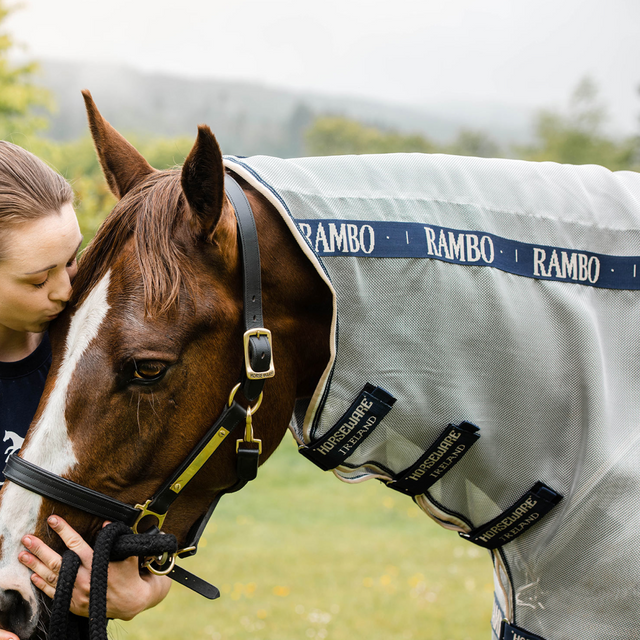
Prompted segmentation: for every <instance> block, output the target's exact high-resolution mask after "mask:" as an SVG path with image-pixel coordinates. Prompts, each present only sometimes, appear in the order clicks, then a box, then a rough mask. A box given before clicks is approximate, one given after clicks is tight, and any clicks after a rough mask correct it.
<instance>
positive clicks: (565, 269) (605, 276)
mask: <svg viewBox="0 0 640 640" xmlns="http://www.w3.org/2000/svg"><path fill="white" fill-rule="evenodd" d="M295 222H296V224H297V225H298V228H299V229H300V232H301V233H302V235H303V236H305V238H306V239H307V240H308V242H309V244H310V245H311V247H312V248H313V250H314V251H315V253H316V254H317V255H318V256H353V257H362V258H431V259H434V260H442V261H444V262H450V263H453V264H461V265H470V266H480V267H493V268H495V269H500V270H501V271H505V272H507V273H513V274H516V275H519V276H524V277H527V278H535V279H538V280H555V281H557V282H567V283H573V284H582V285H588V286H592V287H599V288H602V289H634V290H637V289H640V256H614V255H607V254H602V253H594V252H593V251H588V250H586V249H584V250H583V249H567V248H566V247H552V246H549V245H546V244H532V243H527V242H519V241H517V240H511V239H509V238H503V237H501V236H497V235H495V234H492V233H485V232H483V231H478V230H461V229H450V228H448V227H438V226H436V225H425V224H421V223H418V222H379V221H357V222H350V221H349V222H347V221H345V220H296V221H295Z"/></svg>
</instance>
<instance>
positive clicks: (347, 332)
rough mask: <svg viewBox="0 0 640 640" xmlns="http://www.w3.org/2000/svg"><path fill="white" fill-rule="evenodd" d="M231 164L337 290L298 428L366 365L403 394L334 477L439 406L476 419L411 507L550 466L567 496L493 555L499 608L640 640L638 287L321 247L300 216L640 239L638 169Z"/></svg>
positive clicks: (395, 451) (449, 501) (506, 492)
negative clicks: (472, 431) (325, 360)
mask: <svg viewBox="0 0 640 640" xmlns="http://www.w3.org/2000/svg"><path fill="white" fill-rule="evenodd" d="M226 164H227V166H228V167H229V168H230V169H232V170H233V171H235V172H237V173H238V174H239V175H241V176H242V177H243V178H245V179H247V180H248V181H249V182H250V183H251V184H253V186H255V187H256V188H257V189H259V190H260V191H262V192H263V193H264V194H265V195H266V196H267V197H268V198H269V199H270V200H271V202H272V203H273V204H274V205H275V206H276V208H277V209H278V210H279V211H280V212H281V214H282V215H283V217H284V219H285V221H286V222H287V224H288V225H289V227H290V229H291V231H292V234H293V236H294V237H295V238H296V240H297V241H298V243H299V244H300V246H301V247H302V248H303V250H304V251H305V253H306V254H307V255H308V256H309V259H310V261H311V262H312V263H313V264H314V265H315V267H316V268H317V269H318V272H319V273H320V274H321V275H322V276H323V277H324V278H325V280H326V281H327V282H328V283H330V286H331V287H332V290H333V292H334V296H335V314H336V318H335V319H334V327H333V329H334V333H333V338H332V340H333V344H332V350H333V354H334V358H333V360H332V362H331V363H330V364H329V367H328V368H327V371H326V372H325V375H324V377H323V379H322V380H321V381H320V384H319V386H318V388H317V389H316V392H315V394H314V396H313V398H312V399H311V401H310V402H309V403H308V407H306V409H305V407H304V406H302V407H301V408H302V409H303V410H306V414H305V416H304V420H303V421H301V420H300V419H294V421H293V423H292V430H293V432H294V435H295V437H296V438H297V439H298V440H299V441H300V442H304V443H309V442H312V441H314V440H316V439H317V438H318V437H320V436H321V435H322V434H324V433H326V432H327V430H328V429H330V428H331V427H332V426H333V425H334V424H335V423H336V422H337V420H338V419H339V418H340V417H341V416H342V415H343V413H344V412H345V411H346V409H347V408H348V407H349V405H350V404H351V402H352V401H353V400H354V399H355V398H356V396H357V395H358V394H359V392H360V391H361V389H362V388H363V386H364V384H365V383H367V382H370V383H372V384H374V385H377V386H381V387H383V388H384V389H386V390H387V391H389V392H390V393H391V394H392V395H393V396H395V397H396V398H397V402H396V404H395V405H394V407H393V409H392V411H391V412H390V413H389V415H388V416H387V417H386V418H385V419H384V420H383V421H382V422H381V424H380V426H379V427H378V429H377V430H376V431H375V433H374V434H373V435H371V436H370V437H369V438H367V439H366V440H365V441H363V443H362V445H361V446H359V447H358V448H357V450H356V452H355V453H354V454H353V455H352V456H351V457H350V458H348V459H347V461H346V463H345V465H344V466H342V467H339V468H338V469H337V470H336V472H335V473H336V474H337V475H338V477H340V478H341V479H343V480H346V481H357V480H361V479H365V478H370V477H383V478H384V477H388V473H387V472H386V471H385V470H390V471H391V472H393V473H398V472H400V471H402V470H403V469H405V468H407V467H409V466H411V464H413V463H414V462H415V461H416V459H417V458H418V457H419V455H420V454H421V453H423V452H424V451H425V450H426V449H427V448H428V447H429V446H430V444H431V443H432V442H433V441H434V440H435V439H436V437H437V436H438V435H439V434H440V433H441V432H442V430H443V429H444V428H445V427H446V425H447V424H448V423H451V422H453V423H459V422H461V421H463V420H467V421H470V422H472V423H474V424H476V425H477V426H478V427H480V430H481V438H480V440H479V442H478V443H477V444H476V445H474V447H472V449H471V450H470V452H469V453H468V454H467V455H466V456H465V457H464V458H463V459H462V461H461V462H460V463H459V464H458V465H457V466H455V467H454V468H453V469H452V470H451V471H450V472H449V473H447V474H446V475H445V476H444V477H443V479H442V480H440V481H439V482H437V483H436V484H435V485H434V486H433V487H432V489H431V490H430V491H429V492H428V494H426V495H424V496H420V497H419V498H418V499H417V501H418V504H419V505H420V506H421V507H422V508H423V509H424V510H425V511H426V512H427V513H429V514H430V515H431V516H433V517H436V518H437V519H439V521H440V522H441V523H442V524H444V525H445V526H449V527H451V528H454V529H459V530H468V528H469V527H468V524H471V525H472V526H473V527H478V526H479V525H482V524H484V523H486V522H488V521H489V520H491V519H492V518H494V517H496V516H498V515H499V514H500V513H502V512H503V511H504V510H505V509H507V508H508V507H509V506H510V505H512V504H513V503H514V502H515V501H516V500H518V499H519V498H520V497H521V496H522V495H523V494H525V493H526V492H527V491H528V490H529V489H531V487H532V486H533V485H534V484H535V483H536V482H537V481H542V482H544V483H546V484H547V485H549V486H550V487H552V488H553V489H555V490H556V491H558V492H559V493H561V494H562V495H563V496H564V499H563V500H562V502H561V503H560V504H559V505H558V506H557V507H555V509H554V510H552V511H551V513H550V514H548V515H547V516H546V517H545V518H544V519H542V520H541V521H540V522H539V523H538V524H536V525H535V526H534V527H533V528H532V529H530V530H529V531H527V532H526V533H524V534H523V535H522V536H520V537H519V538H517V539H516V540H514V541H513V542H511V543H509V544H506V545H505V546H504V547H502V549H501V550H500V551H498V552H495V553H494V561H495V562H496V565H497V566H498V567H499V566H500V565H502V564H506V567H507V570H501V571H498V570H497V571H496V585H497V588H496V598H497V602H498V604H499V607H500V609H501V610H502V612H503V613H504V615H505V616H506V617H507V618H508V619H509V620H510V621H511V622H512V623H514V624H517V625H518V626H519V627H521V628H523V629H526V630H527V631H529V632H531V633H535V634H538V635H540V636H542V637H543V638H545V639H546V640H574V639H575V638H576V637H580V638H584V639H585V640H602V639H604V638H606V639H607V640H623V639H624V640H630V639H631V638H636V637H637V635H638V629H639V625H640V560H639V559H638V549H640V424H639V423H640V375H639V374H640V366H639V362H640V353H639V351H640V292H638V291H632V290H611V289H599V288H595V287H592V286H587V285H584V284H579V283H573V282H571V283H569V282H557V281H549V280H538V279H532V278H527V277H522V276H518V275H513V274H511V273H505V272H503V271H500V270H498V269H495V268H491V267H481V266H472V265H460V264H450V263H446V262H442V261H439V260H433V259H428V258H421V259H413V258H393V259H380V258H369V257H353V256H336V257H327V256H324V257H319V256H318V255H316V254H315V252H314V250H313V247H312V246H310V245H309V244H308V242H307V240H306V239H305V237H304V236H303V235H302V234H301V233H300V230H299V228H298V226H297V225H296V223H295V220H297V219H340V220H345V221H348V220H359V221H375V220H382V221H404V222H422V223H425V224H433V225H439V226H442V227H447V228H454V229H462V230H477V231H478V232H484V233H492V234H496V235H498V236H501V237H505V238H511V239H514V240H518V241H521V242H526V243H532V244H540V245H544V246H551V247H565V248H568V249H575V250H576V251H591V252H597V253H601V254H609V255H618V256H640V176H638V175H636V174H634V173H630V172H620V173H611V172H609V171H607V170H606V169H603V168H601V167H596V166H582V167H575V166H563V165H557V164H553V163H540V164H538V163H526V162H520V161H512V160H485V159H474V158H461V157H454V156H441V155H433V156H424V155H418V154H400V155H385V156H359V157H358V156H352V157H349V156H347V157H339V158H307V159H297V160H280V159H276V158H268V157H254V158H249V159H239V158H227V159H226ZM639 263H640V260H639ZM639 277H640V273H639ZM276 357H277V354H276Z"/></svg>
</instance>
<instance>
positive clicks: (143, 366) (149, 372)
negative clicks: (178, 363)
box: [131, 362, 167, 384]
mask: <svg viewBox="0 0 640 640" xmlns="http://www.w3.org/2000/svg"><path fill="white" fill-rule="evenodd" d="M166 372H167V366H166V365H165V364H163V363H161V362H136V363H135V370H134V372H133V378H132V379H131V382H132V383H133V384H154V383H155V382H159V381H160V380H162V378H164V374H165V373H166Z"/></svg>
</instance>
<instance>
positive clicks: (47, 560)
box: [0, 516, 171, 640]
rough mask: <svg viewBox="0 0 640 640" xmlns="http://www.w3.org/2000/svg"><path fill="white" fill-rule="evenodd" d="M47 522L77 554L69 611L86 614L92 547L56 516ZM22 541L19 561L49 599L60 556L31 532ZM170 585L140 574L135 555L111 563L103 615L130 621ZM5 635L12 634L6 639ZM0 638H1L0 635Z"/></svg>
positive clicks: (168, 581) (53, 587) (157, 599)
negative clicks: (78, 559)
mask: <svg viewBox="0 0 640 640" xmlns="http://www.w3.org/2000/svg"><path fill="white" fill-rule="evenodd" d="M48 523H49V526H50V527H51V528H52V529H53V530H54V531H55V532H56V533H57V534H58V535H59V536H60V537H61V538H62V541H63V542H64V543H65V545H66V546H67V547H68V548H69V549H71V550H72V551H75V552H76V553H77V554H78V556H79V557H80V560H81V565H80V569H79V570H78V577H77V578H76V583H75V586H74V588H73V594H72V597H71V607H70V611H71V612H72V613H75V614H77V615H80V616H85V617H87V616H88V615H89V585H90V576H91V561H92V559H93V549H92V548H91V547H90V546H89V545H88V544H87V543H86V542H85V541H84V539H83V538H82V536H80V535H79V534H78V533H77V532H76V531H75V530H74V529H73V528H72V527H71V526H70V525H69V524H68V523H66V522H65V521H64V520H63V519H62V518H60V517H59V516H51V517H50V518H49V519H48ZM22 543H23V544H24V546H25V547H26V548H27V549H28V551H22V552H21V553H20V555H19V559H20V562H22V564H24V565H25V566H27V567H28V568H29V569H31V570H32V571H33V575H32V576H31V580H32V582H33V584H34V585H35V586H36V587H37V588H38V589H40V590H41V591H43V592H44V593H45V594H46V595H47V596H49V597H50V598H53V595H54V593H55V590H56V583H57V581H58V573H59V572H60V565H61V562H62V558H61V557H60V555H59V554H58V553H56V552H55V551H53V549H51V548H50V547H48V546H47V545H46V544H45V543H44V542H42V540H39V539H38V538H36V537H35V536H33V535H27V536H25V537H24V538H23V539H22ZM170 586H171V580H170V579H169V578H167V577H166V576H156V575H153V574H151V573H149V572H147V571H143V572H142V573H141V572H140V570H139V568H138V558H137V557H135V556H133V557H131V558H127V559H126V560H123V561H121V562H111V563H110V564H109V578H108V583H107V617H108V618H119V619H120V620H131V618H133V617H134V616H136V615H138V614H139V613H140V612H141V611H144V610H145V609H150V608H151V607H155V606H156V605H157V604H158V603H159V602H160V601H161V600H163V599H164V598H165V596H166V595H167V593H168V592H169V587H170ZM0 633H2V632H0ZM9 637H12V636H8V637H7V639H8V638H9ZM0 640H5V638H4V637H3V636H2V635H0Z"/></svg>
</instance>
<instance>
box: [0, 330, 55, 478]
mask: <svg viewBox="0 0 640 640" xmlns="http://www.w3.org/2000/svg"><path fill="white" fill-rule="evenodd" d="M50 366H51V346H50V344H49V336H48V334H46V333H45V335H44V337H43V339H42V342H41V343H40V344H39V345H38V347H37V349H36V350H35V351H34V352H33V353H32V354H30V355H28V356H27V357H26V358H24V360H18V362H0V433H1V434H2V437H3V444H2V445H1V446H2V451H3V452H4V453H3V454H2V455H0V471H1V470H2V469H4V465H5V463H6V461H7V458H8V457H9V454H11V453H13V452H14V451H18V449H20V447H21V446H22V441H23V440H24V437H25V435H26V433H27V429H28V428H29V425H30V424H31V420H33V416H34V415H35V413H36V409H37V408H38V402H40V396H41V395H42V391H43V390H44V382H45V380H46V379H47V373H49V367H50ZM3 482H4V475H3V474H2V473H0V485H1V484H2V483H3Z"/></svg>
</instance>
